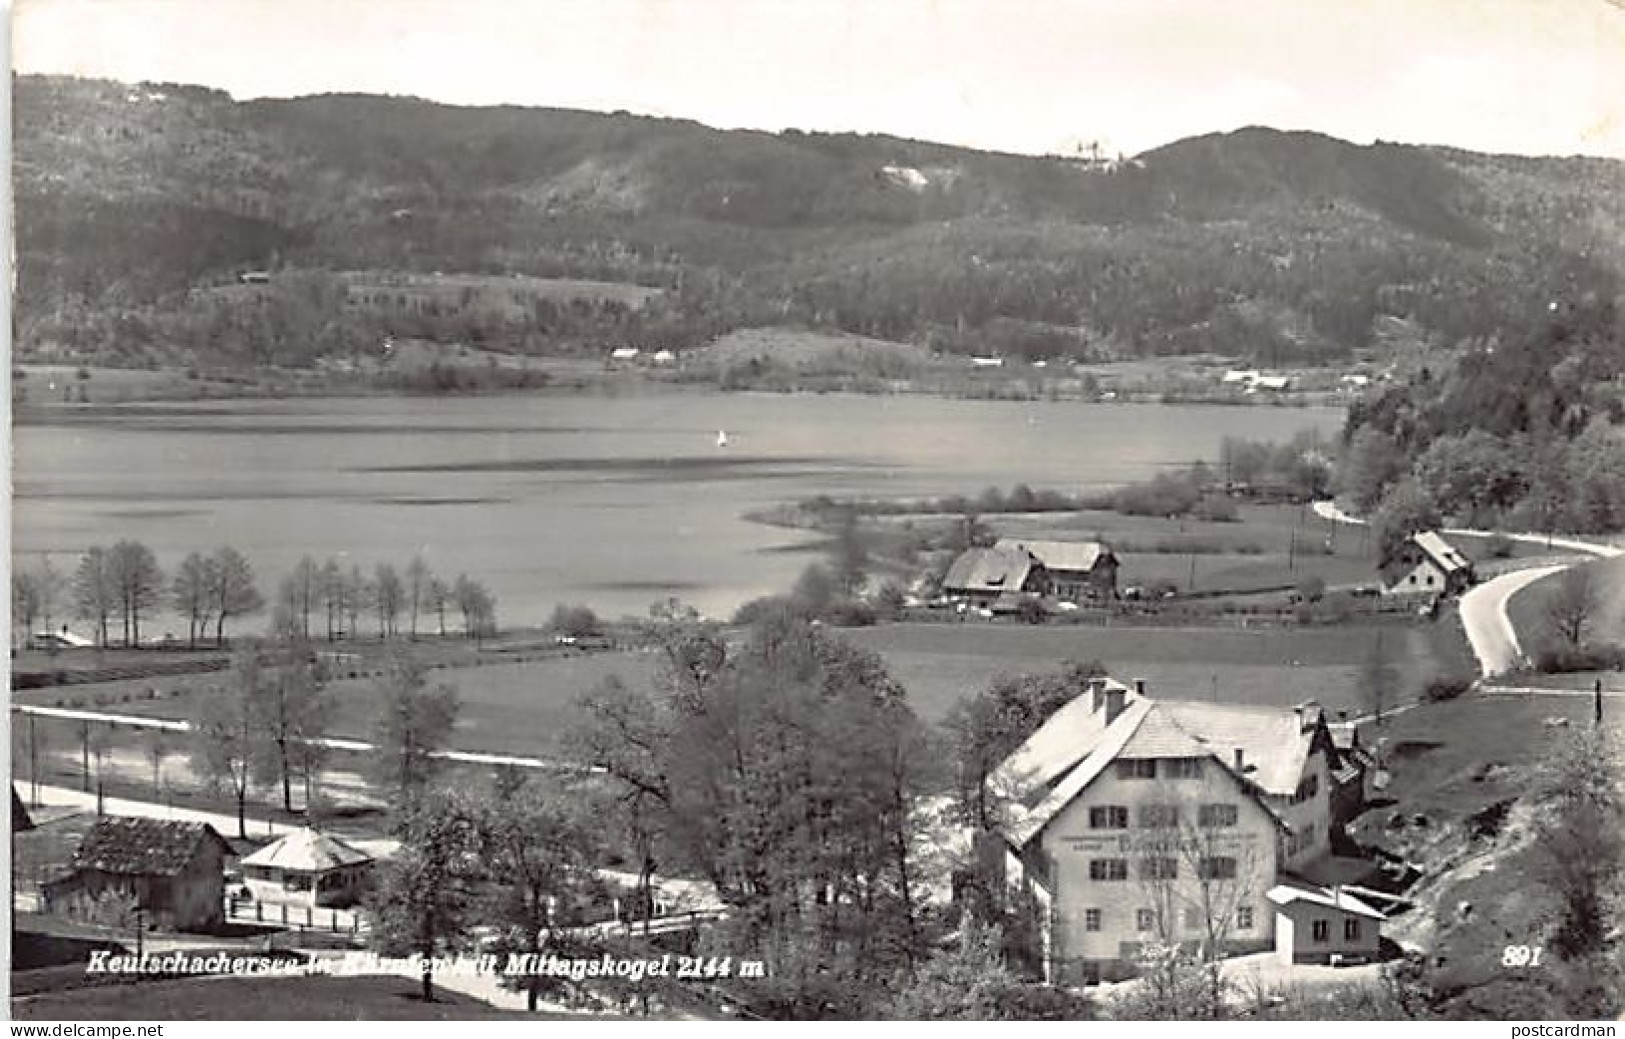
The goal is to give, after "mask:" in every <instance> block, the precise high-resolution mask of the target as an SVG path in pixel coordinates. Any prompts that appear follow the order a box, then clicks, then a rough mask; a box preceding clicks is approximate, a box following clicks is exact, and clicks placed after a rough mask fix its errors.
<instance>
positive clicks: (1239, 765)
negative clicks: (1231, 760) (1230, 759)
mask: <svg viewBox="0 0 1625 1039" xmlns="http://www.w3.org/2000/svg"><path fill="white" fill-rule="evenodd" d="M1236 771H1237V772H1245V771H1247V755H1246V754H1245V753H1243V752H1242V749H1241V748H1240V747H1237V748H1236Z"/></svg>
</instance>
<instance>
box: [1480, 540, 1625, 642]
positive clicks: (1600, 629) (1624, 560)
mask: <svg viewBox="0 0 1625 1039" xmlns="http://www.w3.org/2000/svg"><path fill="white" fill-rule="evenodd" d="M1581 565H1583V566H1585V567H1587V568H1589V569H1590V571H1591V573H1592V578H1593V584H1594V586H1595V588H1596V590H1597V598H1598V600H1599V601H1598V604H1597V610H1596V616H1595V617H1594V618H1593V621H1592V624H1591V631H1590V637H1591V638H1592V639H1593V640H1595V641H1597V642H1605V643H1606V642H1612V643H1615V644H1625V556H1618V557H1615V558H1613V559H1599V560H1595V561H1592V562H1588V563H1584V564H1581ZM1561 579H1562V575H1561V574H1553V575H1551V576H1550V577H1543V578H1541V579H1540V580H1538V581H1535V582H1534V583H1533V584H1530V585H1527V586H1525V587H1523V588H1521V589H1519V590H1518V591H1517V592H1516V593H1515V594H1514V595H1513V596H1512V598H1511V599H1509V600H1507V616H1508V617H1509V618H1511V620H1512V626H1513V627H1514V628H1516V629H1517V631H1518V639H1519V641H1520V642H1522V643H1523V646H1524V649H1525V650H1532V649H1534V648H1535V647H1537V646H1539V645H1540V644H1541V642H1542V641H1543V640H1544V639H1546V638H1547V637H1548V634H1547V633H1548V631H1549V630H1550V622H1549V621H1548V620H1547V619H1546V615H1545V611H1546V602H1547V599H1548V598H1549V597H1550V596H1551V595H1552V594H1553V593H1554V592H1556V590H1557V586H1558V582H1559V581H1560V580H1561Z"/></svg>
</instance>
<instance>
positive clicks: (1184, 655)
mask: <svg viewBox="0 0 1625 1039" xmlns="http://www.w3.org/2000/svg"><path fill="white" fill-rule="evenodd" d="M1379 632H1380V633H1381V637H1382V639H1383V645H1384V649H1385V651H1386V652H1387V654H1388V657H1389V660H1390V662H1391V665H1392V666H1393V667H1394V668H1395V669H1396V670H1397V671H1398V672H1399V673H1400V676H1401V684H1402V687H1403V689H1404V690H1405V693H1403V694H1402V698H1404V697H1408V696H1411V695H1414V693H1415V691H1416V690H1418V689H1419V688H1420V686H1421V684H1422V683H1423V682H1425V681H1426V679H1427V678H1428V677H1431V676H1432V675H1433V674H1435V673H1436V672H1437V671H1438V670H1439V668H1440V666H1441V665H1440V663H1439V662H1438V661H1437V656H1436V653H1435V651H1434V649H1433V647H1432V645H1431V641H1430V635H1431V632H1430V631H1429V630H1427V629H1422V628H1416V627H1405V626H1399V625H1393V624H1389V625H1382V626H1374V625H1373V626H1361V625H1342V626H1339V627H1336V628H1265V629H1254V630H1244V629H1240V628H1235V629H1225V628H1212V627H1201V628H1174V627H1116V626H1112V627H1085V626H1054V627H1030V626H1025V625H1015V624H988V623H966V624H926V623H918V624H916V623H905V624H891V625H885V626H882V627H878V628H868V629H859V630H854V631H850V632H847V633H846V635H847V637H848V638H850V639H851V641H853V642H855V643H857V644H858V645H861V646H865V647H867V648H870V649H873V650H875V651H876V652H878V653H880V655H881V656H882V657H883V658H884V659H885V661H886V664H887V667H888V668H889V670H890V671H891V673H892V674H893V675H895V676H896V677H897V678H898V680H899V681H901V682H902V683H903V684H904V685H905V686H906V687H907V688H908V690H909V699H910V701H911V702H912V703H913V705H914V709H915V710H916V711H917V712H919V713H920V714H921V715H922V716H923V717H925V718H927V719H929V720H932V721H935V720H939V719H940V718H942V717H943V715H945V714H946V713H947V712H948V711H949V710H950V709H951V708H952V707H953V705H954V704H955V703H956V702H957V701H958V700H959V699H960V698H962V697H964V696H969V695H974V694H975V693H978V692H980V691H982V690H983V689H986V688H987V687H988V686H989V685H990V684H991V683H992V682H994V681H995V680H997V679H998V678H1000V677H1002V676H1011V675H1020V674H1026V673H1032V672H1039V671H1047V670H1053V669H1055V668H1057V667H1059V666H1060V665H1061V664H1062V663H1064V662H1066V661H1068V660H1079V661H1088V660H1099V661H1100V662H1101V663H1102V664H1104V665H1105V667H1106V669H1107V670H1108V671H1110V672H1111V673H1112V674H1113V675H1114V676H1116V677H1117V678H1119V679H1121V680H1124V681H1133V680H1135V679H1144V680H1145V682H1146V687H1147V692H1149V693H1150V694H1151V695H1153V696H1161V697H1165V698H1168V699H1196V700H1206V699H1217V700H1221V701H1225V702H1233V703H1254V704H1274V705H1282V706H1286V705H1292V704H1297V703H1301V702H1302V701H1304V700H1318V701H1320V703H1321V704H1323V705H1324V706H1326V707H1327V708H1328V709H1331V710H1334V711H1336V710H1348V711H1350V712H1351V713H1360V712H1361V711H1362V710H1363V708H1362V707H1361V703H1360V695H1359V692H1358V677H1359V672H1360V667H1361V665H1362V663H1363V661H1364V660H1365V658H1366V656H1367V654H1368V653H1369V651H1370V648H1371V646H1372V644H1373V643H1374V642H1375V640H1376V638H1377V637H1378V634H1379Z"/></svg>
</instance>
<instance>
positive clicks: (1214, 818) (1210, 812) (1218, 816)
mask: <svg viewBox="0 0 1625 1039" xmlns="http://www.w3.org/2000/svg"><path fill="white" fill-rule="evenodd" d="M1196 815H1197V822H1199V823H1200V824H1201V825H1203V826H1209V827H1220V826H1234V825H1236V823H1237V821H1239V819H1240V818H1241V812H1240V809H1238V808H1237V807H1236V806H1235V805H1222V804H1216V805H1203V806H1202V807H1201V808H1199V809H1198V810H1197V813H1196Z"/></svg>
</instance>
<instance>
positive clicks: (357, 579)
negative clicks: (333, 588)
mask: <svg viewBox="0 0 1625 1039" xmlns="http://www.w3.org/2000/svg"><path fill="white" fill-rule="evenodd" d="M371 601H372V585H371V584H370V583H369V582H368V581H367V575H366V574H363V573H362V572H361V567H360V566H351V567H350V572H349V574H348V575H347V576H346V577H345V579H344V614H345V618H346V619H347V620H348V621H349V626H348V628H347V629H346V630H347V631H348V632H349V634H350V637H351V638H352V639H356V638H360V637H361V615H362V614H363V613H365V612H366V610H367V604H368V603H370V602H371Z"/></svg>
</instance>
